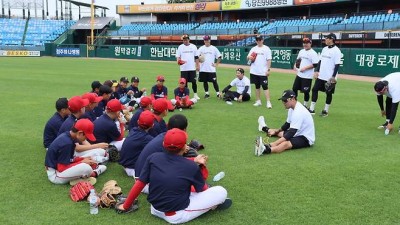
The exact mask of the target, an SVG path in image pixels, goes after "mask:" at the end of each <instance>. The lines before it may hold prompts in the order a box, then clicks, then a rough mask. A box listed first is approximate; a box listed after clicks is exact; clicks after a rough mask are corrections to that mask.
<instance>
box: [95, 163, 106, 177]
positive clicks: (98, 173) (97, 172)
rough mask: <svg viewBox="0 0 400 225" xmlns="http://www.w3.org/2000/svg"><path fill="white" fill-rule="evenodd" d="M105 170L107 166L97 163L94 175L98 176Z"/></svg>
mask: <svg viewBox="0 0 400 225" xmlns="http://www.w3.org/2000/svg"><path fill="white" fill-rule="evenodd" d="M106 170H107V166H105V165H98V166H97V168H96V169H94V170H93V171H94V172H95V173H96V177H98V176H99V175H100V174H102V173H104V172H105V171H106Z"/></svg>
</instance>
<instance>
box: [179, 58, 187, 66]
mask: <svg viewBox="0 0 400 225" xmlns="http://www.w3.org/2000/svg"><path fill="white" fill-rule="evenodd" d="M185 63H186V62H185V61H183V60H182V59H180V60H178V65H183V64H185Z"/></svg>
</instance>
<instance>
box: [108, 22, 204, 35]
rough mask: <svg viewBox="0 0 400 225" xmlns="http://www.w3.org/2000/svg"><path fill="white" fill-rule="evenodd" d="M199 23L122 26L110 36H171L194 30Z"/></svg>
mask: <svg viewBox="0 0 400 225" xmlns="http://www.w3.org/2000/svg"><path fill="white" fill-rule="evenodd" d="M197 26H199V23H166V24H164V23H135V24H128V25H124V26H122V27H121V28H120V29H119V30H117V31H112V32H110V36H132V35H171V34H178V33H179V34H182V33H185V32H186V31H190V30H193V29H194V28H195V27H197Z"/></svg>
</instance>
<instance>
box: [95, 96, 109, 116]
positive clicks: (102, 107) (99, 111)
mask: <svg viewBox="0 0 400 225" xmlns="http://www.w3.org/2000/svg"><path fill="white" fill-rule="evenodd" d="M107 102H108V100H104V99H103V100H101V101H100V102H99V104H98V105H97V106H96V107H95V108H94V109H93V112H94V115H96V118H97V117H100V116H101V115H103V113H104V111H105V110H106V106H107Z"/></svg>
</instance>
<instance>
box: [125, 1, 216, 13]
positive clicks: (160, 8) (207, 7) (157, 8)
mask: <svg viewBox="0 0 400 225" xmlns="http://www.w3.org/2000/svg"><path fill="white" fill-rule="evenodd" d="M220 9H221V3H220V2H198V3H181V4H149V5H146V4H145V5H118V6H117V13H118V14H139V13H185V12H213V11H219V10H220Z"/></svg>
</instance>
